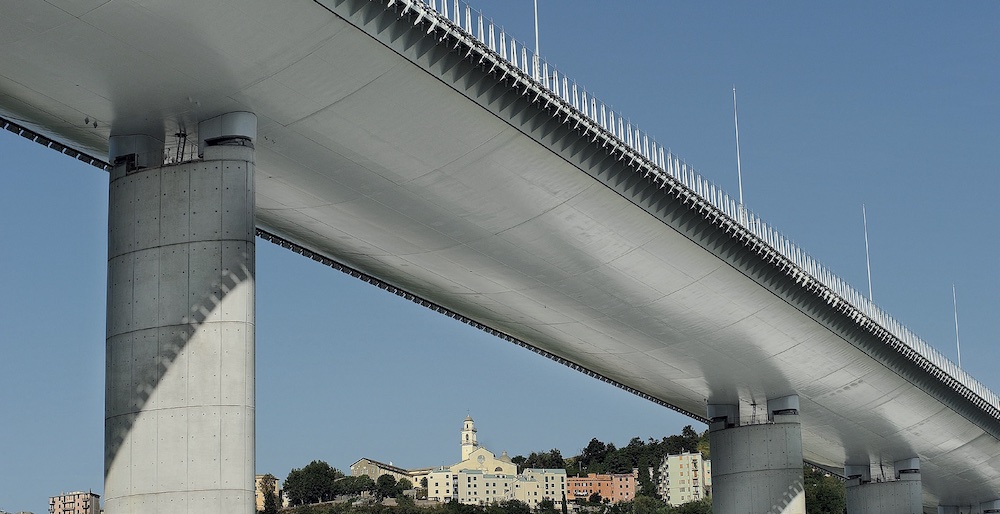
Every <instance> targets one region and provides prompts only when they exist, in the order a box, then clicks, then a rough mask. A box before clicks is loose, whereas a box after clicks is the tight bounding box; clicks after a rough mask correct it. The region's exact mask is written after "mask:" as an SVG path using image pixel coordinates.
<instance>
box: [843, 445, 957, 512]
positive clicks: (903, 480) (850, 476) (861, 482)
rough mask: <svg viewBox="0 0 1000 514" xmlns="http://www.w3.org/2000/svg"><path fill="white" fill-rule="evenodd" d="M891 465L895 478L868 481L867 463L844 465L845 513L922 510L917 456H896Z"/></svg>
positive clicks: (921, 490) (869, 477)
mask: <svg viewBox="0 0 1000 514" xmlns="http://www.w3.org/2000/svg"><path fill="white" fill-rule="evenodd" d="M893 468H894V469H895V473H896V479H895V480H893V481H888V482H872V481H871V467H870V465H869V463H864V464H858V465H847V466H844V474H845V475H847V483H846V484H845V485H846V489H847V491H846V493H847V513H848V514H921V513H922V512H923V511H924V510H923V489H922V488H921V482H920V460H919V459H917V458H911V459H903V460H899V461H896V462H894V463H893ZM939 510H940V509H939Z"/></svg>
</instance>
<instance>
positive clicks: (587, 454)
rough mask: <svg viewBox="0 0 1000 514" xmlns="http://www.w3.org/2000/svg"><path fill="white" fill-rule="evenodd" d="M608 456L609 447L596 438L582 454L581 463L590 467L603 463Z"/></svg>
mask: <svg viewBox="0 0 1000 514" xmlns="http://www.w3.org/2000/svg"><path fill="white" fill-rule="evenodd" d="M607 456H608V445H606V444H604V443H602V442H601V441H600V440H598V439H597V438H596V437H595V438H593V439H591V440H590V443H589V444H587V447H586V448H584V449H583V451H581V452H580V463H581V465H583V466H587V467H590V465H591V464H594V463H602V462H604V459H605V458H606V457H607Z"/></svg>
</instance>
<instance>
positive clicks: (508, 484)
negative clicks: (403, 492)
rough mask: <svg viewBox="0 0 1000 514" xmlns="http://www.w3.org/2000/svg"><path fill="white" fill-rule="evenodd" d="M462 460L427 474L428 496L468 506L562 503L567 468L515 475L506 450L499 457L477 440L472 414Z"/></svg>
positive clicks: (464, 436) (465, 428)
mask: <svg viewBox="0 0 1000 514" xmlns="http://www.w3.org/2000/svg"><path fill="white" fill-rule="evenodd" d="M461 443H462V460H461V461H460V462H458V463H456V464H453V465H451V466H442V467H440V468H437V469H435V470H433V471H431V472H430V473H429V474H428V475H427V499H428V500H433V501H439V502H449V501H451V500H456V501H458V502H460V503H466V504H471V505H489V504H490V503H493V502H501V501H505V500H519V501H522V502H524V503H527V504H528V505H529V506H531V507H536V506H537V505H538V504H539V503H540V502H541V501H542V500H545V499H548V500H552V501H553V502H556V503H558V502H561V501H562V499H563V497H564V496H563V495H564V494H565V493H566V470H563V469H526V470H524V473H522V474H521V475H518V474H517V465H515V464H514V463H513V462H511V460H510V457H509V456H508V455H507V452H503V453H502V454H501V455H500V456H499V457H497V456H496V454H494V453H493V452H491V451H489V450H487V449H486V448H484V447H482V446H479V442H478V441H477V440H476V426H475V423H474V422H473V420H472V418H471V417H466V418H465V421H464V423H463V425H462V438H461Z"/></svg>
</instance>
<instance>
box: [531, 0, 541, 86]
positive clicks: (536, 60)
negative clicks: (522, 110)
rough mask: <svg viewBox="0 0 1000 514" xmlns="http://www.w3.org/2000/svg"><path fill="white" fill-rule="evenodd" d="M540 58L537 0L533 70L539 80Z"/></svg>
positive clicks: (536, 3) (536, 0) (536, 2)
mask: <svg viewBox="0 0 1000 514" xmlns="http://www.w3.org/2000/svg"><path fill="white" fill-rule="evenodd" d="M539 59H540V57H539V55H538V0H535V62H534V63H533V64H534V68H533V70H534V72H535V77H534V78H535V80H538V78H539V77H538V72H539V70H538V60H539Z"/></svg>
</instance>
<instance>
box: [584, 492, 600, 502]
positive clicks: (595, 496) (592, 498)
mask: <svg viewBox="0 0 1000 514" xmlns="http://www.w3.org/2000/svg"><path fill="white" fill-rule="evenodd" d="M587 501H588V502H590V503H601V493H594V494H591V495H590V498H587Z"/></svg>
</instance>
